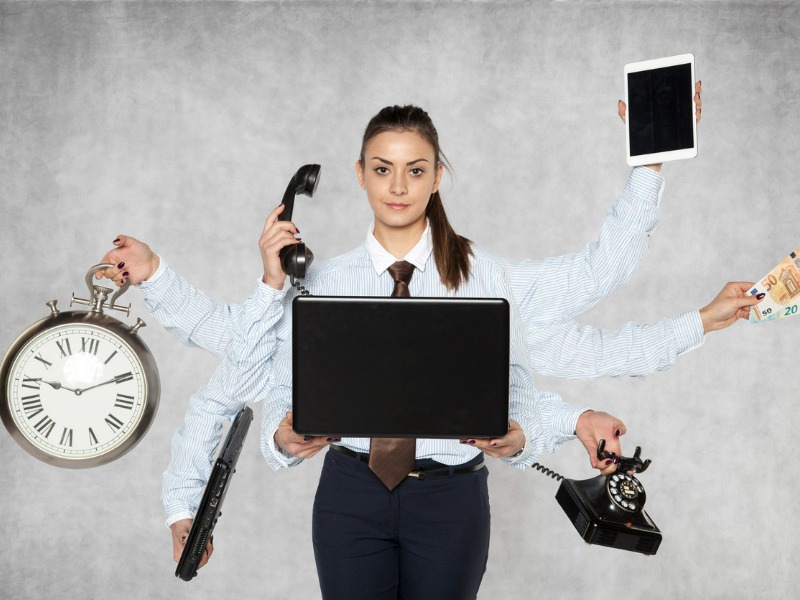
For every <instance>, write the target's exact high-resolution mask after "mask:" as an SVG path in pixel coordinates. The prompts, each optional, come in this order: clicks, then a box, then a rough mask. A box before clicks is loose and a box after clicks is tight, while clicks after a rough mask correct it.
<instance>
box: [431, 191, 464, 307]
mask: <svg viewBox="0 0 800 600" xmlns="http://www.w3.org/2000/svg"><path fill="white" fill-rule="evenodd" d="M425 216H427V217H428V224H429V225H430V228H431V239H432V240H433V260H434V261H435V262H436V268H437V269H438V271H439V277H440V278H441V280H442V283H443V284H444V286H445V287H446V288H447V289H448V290H450V291H456V290H458V288H459V287H460V286H461V284H462V283H464V282H466V281H467V280H468V279H469V266H470V265H469V257H470V256H472V254H473V252H472V246H471V245H470V244H471V242H470V240H468V239H467V238H465V237H463V236H460V235H458V234H457V233H456V232H455V231H454V230H453V227H452V226H451V225H450V221H448V220H447V214H445V212H444V204H443V203H442V197H441V196H440V195H439V191H438V190H437V191H435V192H434V193H433V194H431V199H430V200H429V201H428V208H427V210H426V211H425Z"/></svg>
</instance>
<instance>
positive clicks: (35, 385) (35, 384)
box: [22, 377, 42, 390]
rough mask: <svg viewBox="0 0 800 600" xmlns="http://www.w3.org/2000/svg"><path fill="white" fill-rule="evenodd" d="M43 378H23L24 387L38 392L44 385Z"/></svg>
mask: <svg viewBox="0 0 800 600" xmlns="http://www.w3.org/2000/svg"><path fill="white" fill-rule="evenodd" d="M41 382H42V378H41V377H39V378H36V379H34V378H31V377H23V378H22V387H24V388H30V389H32V390H38V389H39V388H40V387H41V385H42V383H41Z"/></svg>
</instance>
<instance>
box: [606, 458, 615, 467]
mask: <svg viewBox="0 0 800 600" xmlns="http://www.w3.org/2000/svg"><path fill="white" fill-rule="evenodd" d="M612 462H614V461H612V460H611V459H610V458H609V459H608V460H607V461H606V466H608V465H610V464H611V463H612Z"/></svg>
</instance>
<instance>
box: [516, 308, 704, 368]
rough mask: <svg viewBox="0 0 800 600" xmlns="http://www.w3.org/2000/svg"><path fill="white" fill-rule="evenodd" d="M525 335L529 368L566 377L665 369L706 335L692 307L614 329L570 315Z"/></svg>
mask: <svg viewBox="0 0 800 600" xmlns="http://www.w3.org/2000/svg"><path fill="white" fill-rule="evenodd" d="M527 335H528V348H529V351H530V359H531V365H532V367H533V368H534V370H535V371H537V372H539V373H542V374H545V375H552V376H555V377H562V378H566V379H595V378H598V377H645V376H647V375H650V374H652V373H654V372H656V371H665V370H667V369H669V368H670V367H671V366H672V365H673V364H674V363H675V361H676V360H677V359H678V356H680V355H681V354H683V353H685V352H688V351H690V350H693V349H695V348H697V347H699V346H701V345H702V344H703V341H704V340H705V334H704V333H703V324H702V322H701V320H700V315H699V313H698V311H696V310H695V311H690V312H686V313H683V314H679V315H675V316H672V317H667V318H664V319H661V320H660V321H658V322H656V323H652V324H641V323H625V324H623V325H621V326H620V327H618V328H617V329H614V330H606V329H597V328H594V327H589V326H581V325H578V323H576V322H575V321H567V322H563V323H553V324H543V325H532V326H529V327H528V329H527Z"/></svg>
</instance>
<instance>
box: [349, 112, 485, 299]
mask: <svg viewBox="0 0 800 600" xmlns="http://www.w3.org/2000/svg"><path fill="white" fill-rule="evenodd" d="M387 131H411V132H414V133H416V134H417V135H419V136H420V137H422V138H423V139H424V140H425V141H426V142H428V143H429V144H430V145H431V146H432V147H433V152H434V157H435V159H436V165H437V166H438V165H439V164H441V165H444V167H445V168H446V169H447V170H448V171H449V170H450V166H449V165H448V163H447V158H446V157H445V156H444V154H443V153H442V151H441V149H440V148H439V134H438V133H437V132H436V127H434V126H433V121H432V120H431V118H430V117H429V116H428V113H426V112H425V111H424V110H422V109H421V108H419V107H417V106H411V105H407V106H387V107H386V108H384V109H382V110H381V111H380V112H379V113H378V114H377V115H375V116H374V117H372V119H370V121H369V123H368V124H367V128H366V130H365V131H364V137H363V139H362V141H361V154H360V155H359V160H360V161H361V164H362V165H363V164H364V148H365V146H366V145H367V142H368V141H369V140H371V139H372V138H374V137H375V136H377V135H379V134H381V133H385V132H387ZM425 216H426V217H428V222H429V223H430V227H431V237H432V239H433V260H434V261H435V262H436V268H437V269H438V271H439V277H440V278H441V280H442V283H443V284H444V286H445V287H446V288H447V289H448V290H452V291H455V290H457V289H458V288H459V286H460V285H461V284H462V283H463V282H465V281H467V279H469V257H470V256H472V254H473V253H472V247H471V246H470V244H471V242H470V240H468V239H467V238H465V237H463V236H460V235H458V234H457V233H456V232H455V231H453V227H452V226H451V225H450V222H449V221H448V220H447V215H446V214H445V212H444V205H443V204H442V197H441V196H440V195H439V190H436V191H435V192H434V193H433V194H431V197H430V200H429V201H428V207H427V209H426V210H425Z"/></svg>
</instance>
